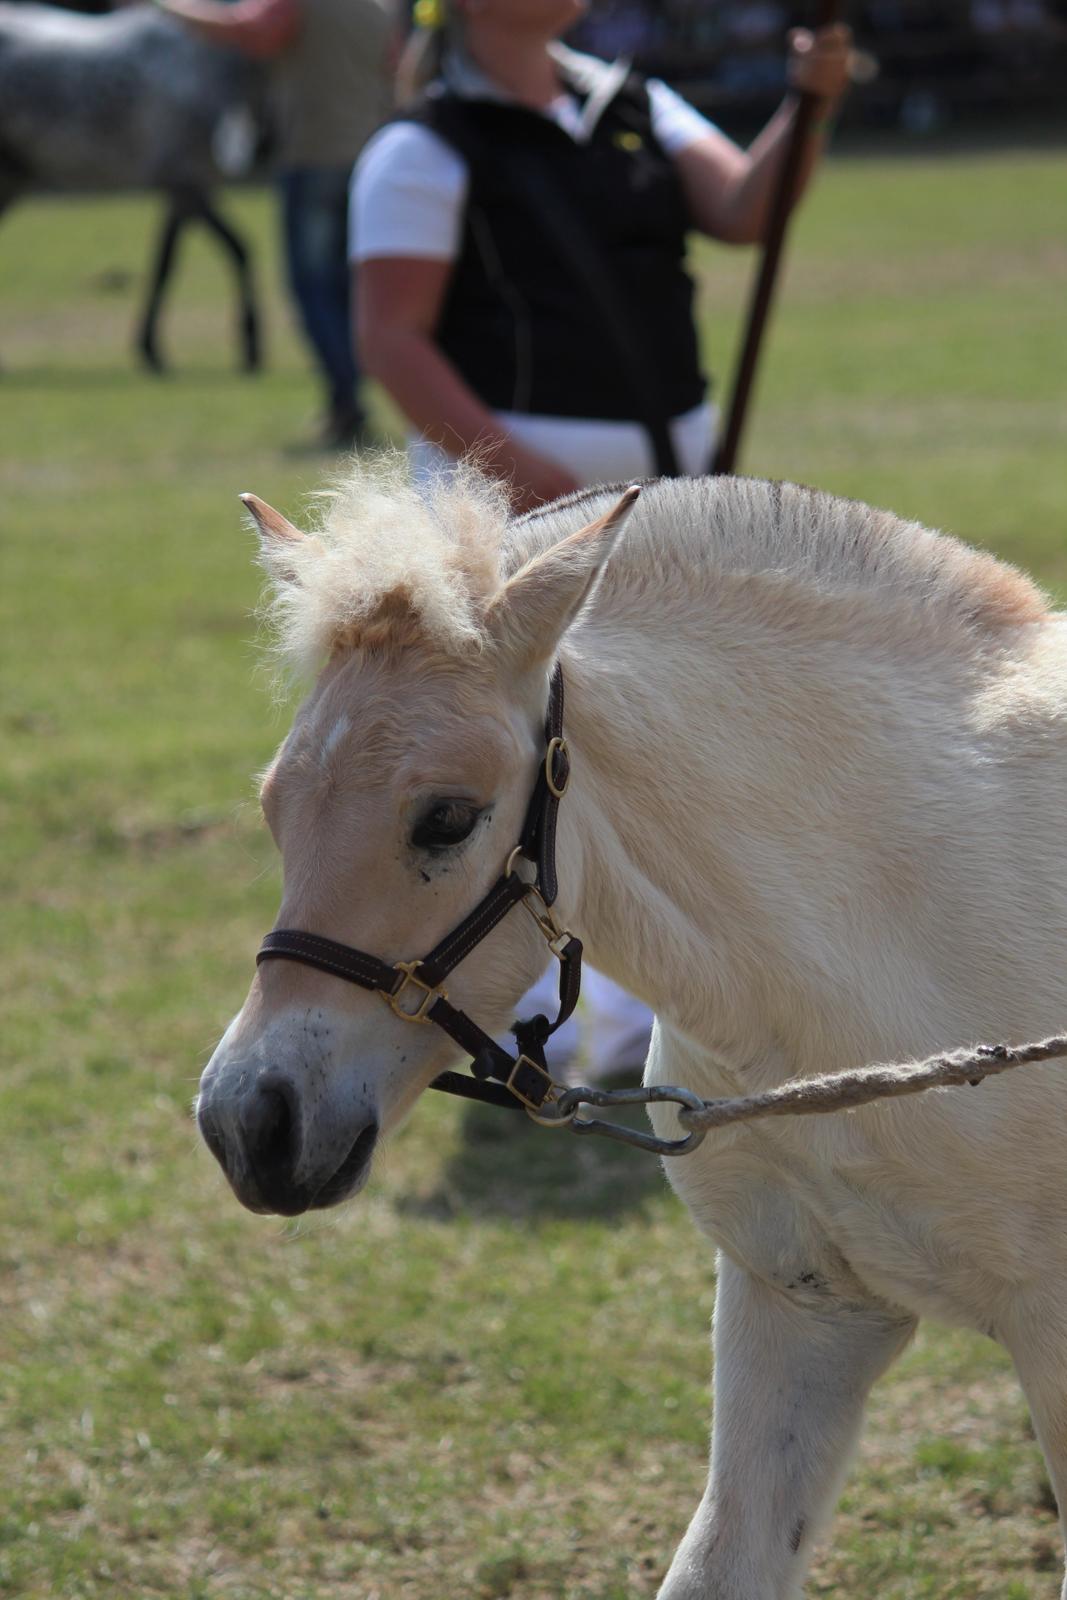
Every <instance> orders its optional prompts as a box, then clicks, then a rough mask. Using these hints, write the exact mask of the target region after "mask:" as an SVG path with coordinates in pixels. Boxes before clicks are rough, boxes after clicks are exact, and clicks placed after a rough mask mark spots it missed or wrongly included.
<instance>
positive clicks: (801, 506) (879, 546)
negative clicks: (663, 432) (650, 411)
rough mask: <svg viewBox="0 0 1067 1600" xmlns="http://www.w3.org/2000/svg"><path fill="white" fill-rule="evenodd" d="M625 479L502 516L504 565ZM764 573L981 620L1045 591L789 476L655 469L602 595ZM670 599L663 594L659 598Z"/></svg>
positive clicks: (550, 537)
mask: <svg viewBox="0 0 1067 1600" xmlns="http://www.w3.org/2000/svg"><path fill="white" fill-rule="evenodd" d="M622 487H623V485H614V486H612V487H610V488H607V489H603V490H601V489H598V490H589V491H584V492H582V493H579V494H576V495H573V496H570V497H569V498H568V500H566V501H563V502H559V503H558V504H557V505H556V506H552V507H546V508H545V510H544V511H538V512H533V513H531V514H530V515H529V516H527V517H525V518H523V519H521V520H520V521H519V522H518V523H517V524H513V528H512V547H511V550H510V551H509V555H508V557H507V560H506V563H505V565H506V568H508V569H512V568H514V567H516V566H518V565H521V563H522V562H523V561H525V560H528V559H529V556H530V555H531V554H533V553H534V552H536V550H538V549H540V548H543V547H545V546H547V545H551V544H553V543H554V542H555V541H556V540H558V539H560V538H562V537H564V535H565V534H567V533H569V532H572V531H573V530H574V529H575V528H577V527H580V526H581V525H582V523H584V522H587V521H589V520H591V519H592V518H594V517H596V516H599V515H601V514H602V513H603V511H604V510H606V508H607V507H608V505H610V504H611V503H613V501H614V500H615V499H617V498H618V495H619V493H620V492H621V489H622ZM725 578H730V579H738V578H753V579H755V578H762V579H764V580H766V582H767V584H769V585H772V586H774V587H776V588H777V589H778V591H779V594H781V592H782V591H783V590H784V589H785V588H788V589H789V591H790V593H791V594H793V595H795V596H796V597H797V598H798V599H801V598H804V599H811V598H813V597H814V598H815V599H817V600H832V599H834V598H840V597H844V596H846V595H853V596H855V595H858V594H862V593H865V592H866V593H867V594H869V595H871V596H872V597H876V598H877V599H878V601H879V602H880V603H881V604H884V606H885V607H886V608H888V609H890V610H894V609H897V610H899V609H904V608H906V609H908V610H909V611H911V612H914V611H915V609H916V608H921V609H922V610H924V611H927V612H930V611H933V612H934V613H935V614H936V613H940V614H942V615H943V616H945V617H946V618H947V617H948V616H950V615H951V616H953V617H955V618H956V619H957V620H958V621H959V622H962V623H965V624H969V625H970V626H971V627H972V628H974V629H976V630H978V631H979V632H981V631H993V632H995V631H996V630H998V629H1002V628H1006V627H1012V626H1015V625H1018V624H1021V623H1027V622H1036V621H1038V620H1040V619H1041V618H1043V617H1045V616H1047V614H1048V602H1047V599H1046V597H1045V596H1044V594H1043V593H1042V592H1041V590H1040V589H1039V588H1038V587H1037V585H1036V584H1034V583H1033V582H1032V581H1031V579H1030V578H1028V577H1027V576H1026V575H1025V574H1024V573H1022V572H1020V571H1019V570H1018V569H1017V568H1016V567H1013V566H1010V565H1009V564H1008V563H1007V562H1004V561H1000V560H998V559H997V558H996V557H995V556H991V555H987V554H984V553H983V552H982V551H979V550H975V549H973V548H972V547H971V546H969V545H967V544H964V543H963V542H962V541H961V540H959V539H955V538H953V537H952V536H951V535H948V534H942V533H936V532H934V531H932V530H931V529H929V528H926V527H924V526H923V525H922V524H921V523H918V522H907V521H905V520H904V519H903V518H901V517H897V516H895V515H894V514H893V513H892V512H890V511H881V510H876V509H875V508H873V507H871V506H867V505H864V504H862V503H861V502H860V501H856V500H843V499H839V498H838V497H836V496H834V495H831V494H827V493H825V492H823V491H820V490H816V489H809V488H805V487H803V486H802V485H799V484H794V483H771V482H765V481H763V480H762V479H756V478H702V479H696V480H694V479H688V480H687V479H678V478H674V479H665V480H663V481H661V482H659V483H650V484H648V485H646V486H645V488H644V490H643V493H642V496H641V499H640V501H639V502H638V505H637V508H636V510H635V512H634V515H633V517H632V518H631V521H630V523H629V525H628V526H627V529H626V532H625V533H624V535H623V538H622V540H621V541H620V546H619V549H618V551H617V552H616V554H614V555H613V557H612V560H611V562H610V563H609V566H608V569H607V572H606V574H605V578H604V581H603V596H602V599H603V603H604V604H605V606H609V607H610V605H611V601H612V597H613V596H617V597H621V596H622V595H624V594H627V595H629V596H630V597H631V598H634V599H638V598H644V597H646V596H647V594H648V591H649V590H650V589H651V588H653V587H654V588H655V589H656V590H657V592H658V593H660V594H663V595H664V597H665V598H667V597H669V596H670V595H672V594H674V595H684V596H685V597H686V598H687V599H688V600H689V601H691V600H692V599H693V596H694V592H695V591H702V592H703V593H705V594H706V595H707V597H708V599H709V601H710V600H712V599H713V597H714V595H715V592H716V584H717V583H720V584H721V582H722V580H723V579H725ZM668 603H669V600H668Z"/></svg>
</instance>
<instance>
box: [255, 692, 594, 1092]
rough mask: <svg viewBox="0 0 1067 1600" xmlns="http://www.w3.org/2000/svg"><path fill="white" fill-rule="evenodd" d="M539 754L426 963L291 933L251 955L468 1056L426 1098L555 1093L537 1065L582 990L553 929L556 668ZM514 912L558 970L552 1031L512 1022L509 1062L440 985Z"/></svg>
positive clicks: (570, 952)
mask: <svg viewBox="0 0 1067 1600" xmlns="http://www.w3.org/2000/svg"><path fill="white" fill-rule="evenodd" d="M545 745H546V749H545V758H544V761H543V762H542V763H541V768H540V771H539V772H538V775H537V781H536V783H535V784H534V788H533V793H532V795H531V796H530V804H529V806H528V807H527V811H526V820H525V822H524V823H523V828H522V835H521V837H520V839H519V843H518V844H517V845H516V847H515V849H514V850H513V851H512V852H511V855H510V856H509V857H508V861H507V865H506V866H505V868H504V872H503V874H502V875H501V877H499V878H498V879H497V881H496V883H495V884H494V885H493V887H492V888H491V889H490V890H489V892H488V894H486V895H485V896H484V898H483V899H481V900H480V901H479V902H478V904H477V905H476V906H475V908H474V910H473V911H472V912H471V913H470V915H469V916H467V917H465V918H464V919H463V921H462V922H461V923H460V924H459V926H458V927H456V928H453V930H452V932H451V933H449V934H446V935H445V937H444V938H443V939H442V940H441V942H440V944H438V945H436V946H435V947H434V949H433V950H431V951H430V953H429V955H428V956H423V957H422V959H421V960H417V961H397V962H395V963H393V964H392V965H390V964H389V963H388V962H387V961H383V960H381V958H380V957H379V956H373V955H368V954H367V953H366V952H365V951H363V950H357V949H355V948H354V947H353V946H352V945H347V944H339V943H338V942H337V941H336V940H335V939H324V938H322V937H321V936H320V935H319V934H316V933H302V932H300V931H299V930H297V929H295V928H278V929H276V930H275V931H274V932H273V933H268V934H267V937H266V938H265V939H264V941H263V944H262V946H261V947H260V950H259V954H258V955H257V956H256V963H257V965H258V964H259V963H260V962H261V961H273V960H279V959H282V960H286V961H300V962H303V964H304V965H305V966H308V967H317V968H318V969H319V970H320V971H322V972H330V973H333V975H334V976H335V977H338V978H344V979H345V980H346V981H347V982H348V983H355V984H358V985H359V987H360V988H361V989H373V990H376V991H377V993H378V994H380V995H381V997H382V999H383V1000H384V1001H385V1002H386V1004H387V1005H388V1006H389V1007H390V1008H391V1010H392V1011H393V1012H394V1013H395V1014H396V1015H397V1016H398V1017H402V1018H403V1019H404V1021H405V1022H415V1023H427V1022H435V1023H436V1024H437V1026H438V1027H439V1028H443V1029H444V1030H445V1032H446V1033H447V1034H448V1035H449V1036H450V1037H451V1038H453V1039H454V1040H455V1041H456V1043H457V1044H458V1045H459V1046H460V1047H461V1048H462V1049H463V1050H465V1051H466V1052H467V1053H468V1054H469V1055H470V1056H471V1057H472V1060H471V1071H472V1073H473V1074H474V1078H473V1080H472V1079H471V1078H465V1077H462V1076H461V1075H460V1074H459V1073H458V1072H443V1073H441V1075H440V1076H439V1077H437V1078H435V1079H434V1080H433V1082H432V1083H431V1084H430V1088H431V1089H443V1090H444V1091H445V1092H446V1093H448V1094H458V1095H463V1096H464V1097H465V1098H466V1099H469V1100H486V1101H488V1102H489V1103H490V1104H492V1105H500V1106H506V1107H509V1108H513V1109H515V1110H526V1111H532V1112H537V1111H539V1110H540V1108H541V1107H542V1106H544V1105H546V1104H547V1103H548V1102H550V1101H552V1100H553V1099H555V1096H556V1087H555V1085H554V1084H553V1082H552V1078H551V1075H550V1073H549V1072H548V1069H547V1067H546V1066H545V1044H546V1042H547V1040H548V1039H549V1038H550V1037H551V1035H552V1034H553V1033H555V1031H556V1029H557V1028H559V1027H561V1026H562V1024H563V1023H564V1022H566V1020H567V1018H568V1017H569V1016H570V1015H571V1013H572V1011H573V1010H574V1007H575V1005H576V1004H577V1001H578V992H579V989H580V987H581V981H582V943H581V940H580V939H577V938H575V936H574V935H573V934H572V933H568V932H567V931H566V929H563V928H560V927H559V926H558V925H557V923H556V920H555V918H554V917H553V915H552V905H553V902H554V901H555V898H556V891H557V882H556V814H557V812H558V810H559V802H560V801H561V800H562V798H563V796H564V794H565V792H566V789H567V783H568V780H569V777H570V757H569V756H568V754H567V745H566V741H565V740H564V738H563V673H562V670H561V668H560V667H559V665H558V664H557V666H556V669H555V671H554V673H553V674H552V685H551V689H550V692H549V700H548V712H547V715H546V717H545ZM520 856H521V857H522V858H523V859H524V860H526V861H529V862H531V863H532V864H533V866H534V869H535V871H534V878H533V882H527V881H526V880H525V879H524V878H520V877H519V875H518V873H517V872H516V871H515V863H516V861H517V859H518V857H520ZM531 902H540V904H539V905H537V904H536V903H531ZM515 905H523V906H525V907H526V909H527V911H529V913H530V915H531V916H532V917H533V919H534V921H535V922H536V923H537V926H538V928H539V929H540V931H541V934H542V937H543V938H544V939H545V940H546V942H547V944H548V947H549V949H550V950H551V951H552V954H553V955H554V956H555V957H556V958H557V960H558V961H559V1012H558V1014H557V1016H556V1020H555V1022H549V1020H548V1018H547V1017H544V1016H540V1015H538V1016H535V1017H531V1018H529V1019H528V1020H527V1021H525V1022H515V1023H514V1024H513V1025H512V1028H511V1032H512V1033H513V1034H514V1035H515V1040H516V1043H517V1045H518V1051H517V1054H516V1055H514V1056H513V1055H510V1054H509V1053H508V1051H507V1050H505V1049H503V1048H502V1047H501V1046H500V1045H499V1044H497V1042H496V1040H495V1039H493V1038H491V1037H490V1035H489V1034H487V1033H486V1032H485V1031H484V1029H482V1028H480V1027H479V1026H478V1024H477V1023H476V1022H474V1021H473V1020H472V1018H470V1017H468V1016H467V1014H466V1012H464V1011H459V1010H458V1009H457V1008H456V1007H455V1006H454V1005H452V1004H451V1002H450V1001H449V998H448V994H447V991H446V990H445V989H444V987H443V984H444V980H445V979H446V978H447V977H448V974H449V973H450V972H451V971H452V969H453V968H454V967H456V966H458V965H459V963H460V962H461V961H462V960H463V959H464V957H465V956H467V955H469V954H470V952H471V951H472V950H473V949H474V948H475V946H476V945H479V944H480V943H481V942H482V940H483V939H484V938H485V937H486V935H487V934H488V933H490V932H491V931H492V930H493V929H494V928H495V927H496V925H497V923H498V922H500V921H502V919H503V918H504V917H505V916H507V914H508V912H509V911H510V910H511V908H512V906H515Z"/></svg>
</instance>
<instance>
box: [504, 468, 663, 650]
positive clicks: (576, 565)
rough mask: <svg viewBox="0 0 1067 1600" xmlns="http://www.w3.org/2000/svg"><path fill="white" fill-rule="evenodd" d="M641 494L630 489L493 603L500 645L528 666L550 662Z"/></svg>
mask: <svg viewBox="0 0 1067 1600" xmlns="http://www.w3.org/2000/svg"><path fill="white" fill-rule="evenodd" d="M640 493H641V490H640V489H639V488H638V486H637V485H636V484H631V486H630V487H629V489H627V490H626V492H625V494H624V495H623V496H622V498H621V499H620V500H619V501H618V502H617V503H616V504H615V505H614V506H613V507H612V508H611V510H610V511H609V512H607V513H606V514H605V515H604V516H602V517H598V518H597V520H596V521H595V522H590V523H588V524H587V526H586V527H584V528H579V529H578V532H577V533H572V534H569V535H568V537H567V538H566V539H563V540H562V541H561V542H560V543H559V544H556V545H553V546H552V548H551V549H550V550H545V551H544V552H543V553H542V554H541V555H538V556H534V558H533V560H532V561H528V562H527V563H526V565H525V566H524V567H520V569H519V571H518V572H516V574H515V576H514V577H513V578H509V579H508V581H507V583H506V584H505V585H504V587H503V588H502V589H501V590H500V592H499V594H497V595H496V596H495V597H494V599H493V600H492V601H491V602H490V605H489V611H488V614H487V617H486V621H487V623H488V626H489V630H490V632H491V633H492V635H493V637H494V638H495V639H496V641H497V643H498V644H500V645H501V646H502V647H503V648H504V649H505V650H506V651H507V652H508V653H509V654H513V655H515V656H517V657H518V659H519V660H520V662H521V663H522V664H523V665H529V666H532V665H533V664H534V663H535V662H538V661H544V660H547V659H548V657H549V656H551V655H553V654H554V652H555V649H556V646H557V645H558V644H559V641H560V639H561V638H562V637H563V635H564V633H565V632H566V630H567V628H568V627H569V626H570V624H571V623H572V622H573V621H574V618H575V617H576V616H577V614H578V612H579V610H580V609H581V606H582V604H583V602H584V601H585V600H586V599H587V598H588V596H589V592H590V590H591V589H592V587H593V585H594V583H595V582H596V580H597V578H598V577H599V576H600V574H601V572H602V571H603V569H604V565H605V563H606V562H607V559H608V557H609V556H610V554H611V551H612V547H613V546H614V544H615V540H616V539H617V538H618V536H619V534H620V533H621V532H622V529H623V526H624V524H625V522H626V519H627V518H628V517H629V515H630V512H631V511H632V510H633V508H634V505H635V503H636V501H637V497H638V495H639V494H640Z"/></svg>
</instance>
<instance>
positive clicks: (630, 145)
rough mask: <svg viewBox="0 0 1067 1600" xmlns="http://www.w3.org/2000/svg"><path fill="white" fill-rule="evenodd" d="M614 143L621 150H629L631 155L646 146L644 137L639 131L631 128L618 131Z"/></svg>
mask: <svg viewBox="0 0 1067 1600" xmlns="http://www.w3.org/2000/svg"><path fill="white" fill-rule="evenodd" d="M612 143H613V144H616V145H618V147H619V149H620V150H627V151H629V153H630V155H633V154H634V153H635V152H636V151H638V150H643V149H644V148H645V141H644V140H643V139H642V137H641V135H640V134H639V133H633V132H631V130H630V129H629V128H627V129H626V130H625V131H624V132H622V133H617V134H616V135H615V137H614V139H613V140H612Z"/></svg>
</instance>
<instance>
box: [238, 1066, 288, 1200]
mask: <svg viewBox="0 0 1067 1600" xmlns="http://www.w3.org/2000/svg"><path fill="white" fill-rule="evenodd" d="M299 1131H300V1122H299V1115H298V1113H297V1110H296V1107H295V1106H294V1104H293V1101H292V1098H291V1093H290V1092H289V1091H288V1090H287V1089H286V1088H285V1087H281V1086H279V1085H277V1084H271V1085H269V1086H266V1087H264V1088H261V1089H260V1090H259V1091H258V1092H257V1094H256V1096H255V1098H254V1100H253V1101H252V1104H251V1105H250V1106H249V1107H248V1110H247V1111H246V1113H245V1117H244V1135H245V1150H246V1152H247V1154H248V1159H249V1161H250V1162H251V1164H252V1166H253V1168H254V1169H255V1172H256V1174H257V1176H258V1177H260V1178H261V1179H262V1178H265V1177H266V1178H275V1179H276V1178H280V1177H286V1178H287V1177H289V1176H291V1174H292V1170H293V1168H294V1167H295V1166H296V1162H297V1157H298V1155H299Z"/></svg>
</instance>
